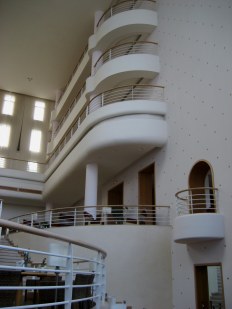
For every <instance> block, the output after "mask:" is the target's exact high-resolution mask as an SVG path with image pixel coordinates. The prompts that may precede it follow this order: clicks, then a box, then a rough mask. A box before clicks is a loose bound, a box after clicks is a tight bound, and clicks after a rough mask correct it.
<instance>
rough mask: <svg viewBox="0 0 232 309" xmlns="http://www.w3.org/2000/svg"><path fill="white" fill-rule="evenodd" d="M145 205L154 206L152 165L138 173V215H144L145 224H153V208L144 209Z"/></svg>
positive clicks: (153, 167) (153, 168)
mask: <svg viewBox="0 0 232 309" xmlns="http://www.w3.org/2000/svg"><path fill="white" fill-rule="evenodd" d="M146 205H155V165H154V164H151V165H149V166H148V167H146V168H145V169H143V170H141V171H140V172H139V207H140V211H139V213H140V214H144V220H145V224H155V215H154V213H155V207H146ZM146 213H147V216H146ZM146 217H147V218H146Z"/></svg>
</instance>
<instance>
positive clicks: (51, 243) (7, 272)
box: [0, 219, 106, 309]
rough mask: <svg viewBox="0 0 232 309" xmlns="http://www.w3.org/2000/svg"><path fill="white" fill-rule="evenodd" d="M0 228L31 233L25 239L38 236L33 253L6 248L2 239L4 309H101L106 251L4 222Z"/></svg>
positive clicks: (0, 279)
mask: <svg viewBox="0 0 232 309" xmlns="http://www.w3.org/2000/svg"><path fill="white" fill-rule="evenodd" d="M0 226H1V227H2V228H3V229H5V230H6V229H7V230H14V231H18V232H24V233H26V235H24V236H23V238H24V239H25V237H30V235H35V236H39V238H36V239H37V240H36V241H34V243H35V247H34V248H33V249H32V248H30V249H28V248H24V247H15V246H13V245H12V244H11V243H10V242H9V241H8V239H6V240H5V244H3V242H2V238H1V243H0V251H1V260H0V307H4V308H47V307H49V308H50V307H52V308H56V306H58V305H63V306H64V305H65V308H68V309H71V306H73V305H74V306H75V304H76V305H78V303H82V304H83V305H84V306H87V307H88V308H90V306H94V305H95V304H96V307H97V308H100V303H101V302H102V301H103V299H104V298H105V257H106V252H105V251H104V250H102V249H101V248H98V247H96V246H93V245H90V244H87V243H83V242H81V241H76V240H70V239H69V238H67V237H64V236H59V235H57V234H54V233H50V232H48V231H47V230H41V229H40V230H39V229H35V228H33V227H29V226H25V225H21V224H17V223H14V222H9V221H7V220H3V219H0ZM17 235H18V236H19V237H20V235H19V234H17ZM33 237H34V236H33ZM31 246H32V245H31ZM36 247H40V248H41V247H43V248H44V250H43V251H41V250H37V249H36ZM83 248H84V249H83ZM86 249H88V250H86ZM83 254H85V256H83ZM4 256H5V258H3V257H4ZM59 308H61V307H59ZM72 308H73V307H72Z"/></svg>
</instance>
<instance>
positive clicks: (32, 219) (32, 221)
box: [31, 213, 34, 227]
mask: <svg viewBox="0 0 232 309" xmlns="http://www.w3.org/2000/svg"><path fill="white" fill-rule="evenodd" d="M33 223H34V217H33V213H32V214H31V227H33Z"/></svg>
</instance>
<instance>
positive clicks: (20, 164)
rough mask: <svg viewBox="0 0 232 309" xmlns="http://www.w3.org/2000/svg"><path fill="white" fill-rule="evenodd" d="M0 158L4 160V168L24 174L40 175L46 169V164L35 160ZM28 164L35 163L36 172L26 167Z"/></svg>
mask: <svg viewBox="0 0 232 309" xmlns="http://www.w3.org/2000/svg"><path fill="white" fill-rule="evenodd" d="M1 158H3V159H5V165H4V168H10V169H17V170H20V171H26V172H36V173H42V172H43V171H44V169H45V167H46V162H38V161H36V160H23V159H15V158H11V157H8V156H1ZM29 162H32V163H36V164H37V170H33V171H31V170H30V169H29V166H28V163H29Z"/></svg>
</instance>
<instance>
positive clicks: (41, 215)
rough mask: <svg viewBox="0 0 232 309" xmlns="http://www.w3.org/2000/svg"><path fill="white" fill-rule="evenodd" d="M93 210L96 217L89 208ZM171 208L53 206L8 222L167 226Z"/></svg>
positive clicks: (66, 224)
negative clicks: (94, 216) (53, 207)
mask: <svg viewBox="0 0 232 309" xmlns="http://www.w3.org/2000/svg"><path fill="white" fill-rule="evenodd" d="M93 208H95V209H96V219H94V218H93V217H92V216H91V215H90V214H89V213H90V212H91V211H89V212H88V210H92V209H93ZM169 211H170V207H169V206H160V205H140V206H139V205H99V206H88V207H87V206H76V207H65V208H55V209H52V210H47V211H46V210H45V211H38V212H34V213H28V214H24V215H21V216H17V217H14V218H11V219H10V220H11V221H14V222H18V223H20V224H24V225H28V226H33V227H36V228H39V229H46V228H51V227H61V226H85V225H92V224H100V225H111V224H128V223H134V224H147V225H169V224H170V213H169Z"/></svg>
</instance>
